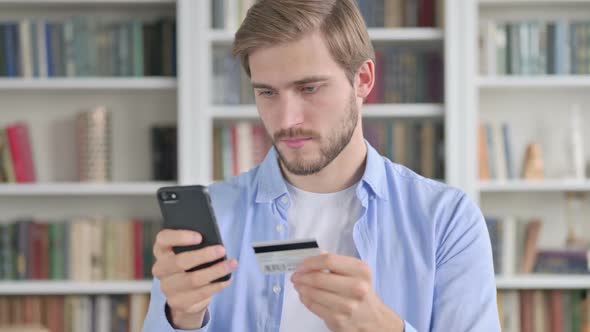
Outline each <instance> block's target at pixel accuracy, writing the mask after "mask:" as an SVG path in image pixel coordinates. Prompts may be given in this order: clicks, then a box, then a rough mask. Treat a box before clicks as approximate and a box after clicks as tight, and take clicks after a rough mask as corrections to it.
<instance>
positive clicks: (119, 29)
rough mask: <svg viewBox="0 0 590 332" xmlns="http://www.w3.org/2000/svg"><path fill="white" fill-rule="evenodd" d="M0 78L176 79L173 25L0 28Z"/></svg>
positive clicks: (79, 21) (72, 23) (45, 23)
mask: <svg viewBox="0 0 590 332" xmlns="http://www.w3.org/2000/svg"><path fill="white" fill-rule="evenodd" d="M0 76H8V77H26V78H30V77H88V76H176V23H175V21H174V19H173V18H160V19H158V20H155V21H149V22H147V21H146V22H144V21H141V20H139V19H133V20H130V21H121V22H113V21H107V20H106V19H97V18H95V17H93V16H75V17H72V18H69V19H65V20H56V19H23V20H20V21H18V22H4V23H2V24H0Z"/></svg>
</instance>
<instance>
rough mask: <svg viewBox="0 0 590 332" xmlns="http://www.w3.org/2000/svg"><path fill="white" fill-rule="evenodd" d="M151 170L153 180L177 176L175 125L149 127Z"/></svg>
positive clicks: (164, 179) (173, 178)
mask: <svg viewBox="0 0 590 332" xmlns="http://www.w3.org/2000/svg"><path fill="white" fill-rule="evenodd" d="M151 142H152V171H153V178H154V180H158V181H170V180H176V178H177V166H176V165H177V144H176V142H177V137H176V127H175V126H154V127H152V129H151Z"/></svg>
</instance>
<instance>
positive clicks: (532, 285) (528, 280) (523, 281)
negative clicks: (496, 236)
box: [496, 274, 590, 290]
mask: <svg viewBox="0 0 590 332" xmlns="http://www.w3.org/2000/svg"><path fill="white" fill-rule="evenodd" d="M496 285H497V287H498V289H501V290H509V289H516V290H518V289H589V288H590V277H589V276H587V275H559V276H555V275H542V274H541V275H530V276H529V275H521V276H511V277H502V276H501V277H497V278H496Z"/></svg>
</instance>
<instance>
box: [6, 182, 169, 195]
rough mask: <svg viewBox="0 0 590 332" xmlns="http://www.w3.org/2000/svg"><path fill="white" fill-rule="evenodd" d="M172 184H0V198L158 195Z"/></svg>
mask: <svg viewBox="0 0 590 332" xmlns="http://www.w3.org/2000/svg"><path fill="white" fill-rule="evenodd" d="M168 185H173V183H172V182H128V183H121V182H119V183H105V184H101V183H75V182H67V183H66V182H64V183H61V182H54V183H31V184H0V196H72V195H86V196H93V195H130V196H133V195H154V196H155V195H156V191H157V190H158V188H160V187H164V186H168Z"/></svg>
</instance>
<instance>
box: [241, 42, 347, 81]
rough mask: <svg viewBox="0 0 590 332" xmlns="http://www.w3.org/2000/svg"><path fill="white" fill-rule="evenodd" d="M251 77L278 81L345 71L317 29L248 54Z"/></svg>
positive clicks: (258, 79)
mask: <svg viewBox="0 0 590 332" xmlns="http://www.w3.org/2000/svg"><path fill="white" fill-rule="evenodd" d="M249 65H250V72H251V76H252V81H255V82H260V83H266V84H273V85H280V84H281V83H286V82H291V81H295V80H299V79H301V78H302V77H307V76H316V75H326V76H336V75H339V74H342V75H344V71H343V70H342V69H341V68H340V67H339V66H338V64H337V63H336V61H334V59H333V58H332V55H331V54H330V51H329V50H328V47H327V45H326V43H325V41H324V38H323V36H322V34H321V33H320V32H319V31H315V32H313V33H309V34H306V35H305V36H303V37H302V38H300V39H298V40H296V41H292V42H288V43H281V44H278V45H273V46H269V47H264V48H260V49H256V50H255V51H254V52H252V53H251V54H250V56H249Z"/></svg>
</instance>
